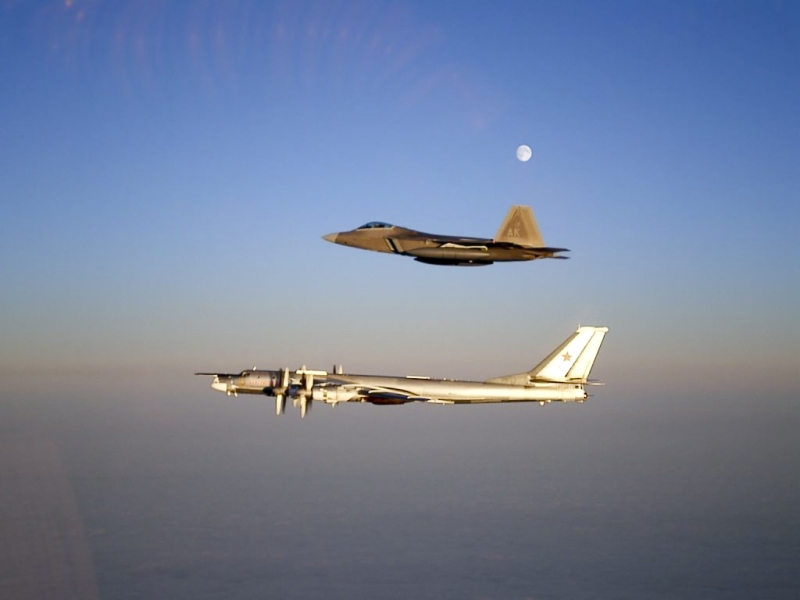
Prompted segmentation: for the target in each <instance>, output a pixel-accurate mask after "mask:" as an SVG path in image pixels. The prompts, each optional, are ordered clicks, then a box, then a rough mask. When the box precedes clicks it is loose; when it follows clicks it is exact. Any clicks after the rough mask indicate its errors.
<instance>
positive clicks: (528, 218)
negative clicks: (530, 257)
mask: <svg viewBox="0 0 800 600" xmlns="http://www.w3.org/2000/svg"><path fill="white" fill-rule="evenodd" d="M494 241H495V242H505V243H509V244H517V245H519V246H532V247H535V248H540V247H543V246H544V240H543V239H542V234H541V232H540V231H539V225H537V223H536V217H534V216H533V210H531V207H530V206H523V205H520V204H518V205H515V206H512V207H511V208H510V209H509V210H508V213H507V214H506V218H505V219H504V220H503V224H502V225H500V229H499V230H498V231H497V235H496V236H495V238H494Z"/></svg>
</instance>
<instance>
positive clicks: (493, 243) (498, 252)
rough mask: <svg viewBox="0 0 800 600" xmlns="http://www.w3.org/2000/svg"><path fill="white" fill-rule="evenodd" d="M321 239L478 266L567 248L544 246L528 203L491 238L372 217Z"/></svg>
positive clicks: (554, 255) (555, 255) (421, 259)
mask: <svg viewBox="0 0 800 600" xmlns="http://www.w3.org/2000/svg"><path fill="white" fill-rule="evenodd" d="M323 239H325V240H327V241H329V242H333V243H335V244H341V245H343V246H350V247H352V248H360V249H362V250H372V251H374V252H387V253H392V254H400V255H403V256H411V257H413V258H414V259H415V260H417V261H419V262H423V263H428V264H436V265H454V266H481V265H490V264H492V263H494V262H509V261H523V260H534V259H537V258H567V257H565V256H560V255H559V253H560V252H566V251H567V249H566V248H551V247H548V246H545V244H544V240H543V239H542V236H541V233H540V232H539V226H538V225H537V223H536V219H535V217H534V216H533V211H532V210H531V208H530V207H529V206H512V207H511V209H510V210H509V212H508V214H507V215H506V218H505V220H504V221H503V224H502V225H501V226H500V229H499V231H498V232H497V235H496V236H495V238H494V239H488V238H477V237H459V236H450V235H437V234H432V233H425V232H422V231H416V230H413V229H407V228H405V227H398V226H396V225H391V224H390V223H384V222H382V221H371V222H369V223H367V224H365V225H362V226H361V227H358V228H357V229H354V230H352V231H342V232H339V233H331V234H328V235H326V236H323Z"/></svg>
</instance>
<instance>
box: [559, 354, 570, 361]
mask: <svg viewBox="0 0 800 600" xmlns="http://www.w3.org/2000/svg"><path fill="white" fill-rule="evenodd" d="M561 358H563V359H564V362H569V361H571V360H572V356H570V354H569V352H564V354H562V355H561Z"/></svg>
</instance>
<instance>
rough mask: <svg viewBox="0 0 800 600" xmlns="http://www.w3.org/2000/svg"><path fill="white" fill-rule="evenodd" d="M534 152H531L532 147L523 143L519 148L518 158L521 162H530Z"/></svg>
mask: <svg viewBox="0 0 800 600" xmlns="http://www.w3.org/2000/svg"><path fill="white" fill-rule="evenodd" d="M532 155H533V152H531V147H530V146H526V145H525V144H522V145H521V146H520V147H519V148H517V160H519V161H520V162H528V161H529V160H530V159H531V156H532Z"/></svg>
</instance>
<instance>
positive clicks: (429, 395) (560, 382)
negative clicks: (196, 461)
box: [196, 326, 608, 417]
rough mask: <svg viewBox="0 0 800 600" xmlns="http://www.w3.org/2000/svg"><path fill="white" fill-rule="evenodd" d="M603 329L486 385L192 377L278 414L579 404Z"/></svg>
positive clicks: (291, 376) (280, 375) (321, 374)
mask: <svg viewBox="0 0 800 600" xmlns="http://www.w3.org/2000/svg"><path fill="white" fill-rule="evenodd" d="M607 331H608V328H607V327H590V326H583V327H578V329H577V330H576V331H575V332H574V333H573V334H572V335H570V336H569V337H568V338H567V339H566V340H564V342H563V343H561V344H560V345H559V346H558V347H557V348H556V349H555V350H553V351H552V352H551V353H550V354H549V355H548V356H547V357H546V358H545V359H544V360H542V361H541V362H540V363H539V364H538V365H536V366H535V367H534V368H533V369H531V370H530V371H526V372H524V373H518V374H515V375H505V376H502V377H494V378H491V379H487V380H486V381H460V380H454V379H433V378H430V377H419V376H406V377H393V376H384V375H355V374H346V373H344V372H342V369H341V368H335V369H334V372H332V373H328V372H327V371H314V370H309V369H307V368H306V367H305V366H303V367H302V368H300V369H298V370H296V371H290V370H289V369H280V370H274V371H272V370H260V369H256V368H253V369H250V370H245V371H242V372H241V373H196V375H211V376H213V377H214V379H213V380H212V383H211V387H212V388H213V389H215V390H217V391H219V392H223V393H226V394H227V395H228V396H238V395H239V394H262V395H266V396H274V397H275V410H276V413H277V414H279V415H280V414H282V413H283V411H284V408H285V403H286V399H287V398H292V400H293V403H294V405H295V406H297V407H298V408H299V409H300V415H301V416H303V417H304V416H305V415H306V413H307V411H308V409H309V408H310V407H311V404H312V402H322V403H325V404H329V405H331V406H336V405H337V404H339V403H340V402H365V403H370V404H374V405H396V404H408V403H412V402H425V403H428V404H493V403H503V402H538V403H540V404H547V403H550V402H583V401H584V400H585V399H586V398H587V396H588V394H587V393H586V386H587V385H593V384H596V382H592V381H590V380H589V373H590V371H591V370H592V367H593V366H594V362H595V359H596V358H597V353H598V352H599V351H600V345H601V344H602V343H603V339H604V337H605V335H606V332H607Z"/></svg>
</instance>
